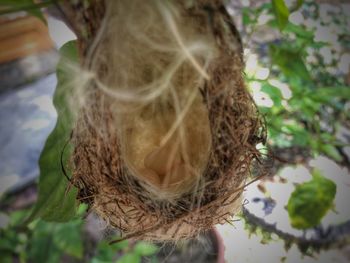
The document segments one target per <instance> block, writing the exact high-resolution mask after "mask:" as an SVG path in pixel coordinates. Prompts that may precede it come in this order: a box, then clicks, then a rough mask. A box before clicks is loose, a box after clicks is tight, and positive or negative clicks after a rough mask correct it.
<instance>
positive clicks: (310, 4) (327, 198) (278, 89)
mask: <svg viewBox="0 0 350 263" xmlns="http://www.w3.org/2000/svg"><path fill="white" fill-rule="evenodd" d="M288 8H289V9H288ZM298 9H301V11H302V12H301V14H306V16H307V17H308V18H310V19H311V20H312V21H316V20H319V19H320V17H319V5H318V4H316V3H315V2H314V1H305V2H304V1H295V2H294V6H292V7H287V5H286V4H285V2H284V0H271V2H270V3H263V4H261V5H258V6H257V7H256V8H250V7H246V8H244V9H243V13H242V14H243V18H242V19H243V21H242V22H243V24H244V27H245V31H246V32H247V33H248V38H249V37H250V36H253V35H254V33H255V32H256V31H258V30H259V28H260V29H261V28H265V29H267V30H266V31H264V32H266V34H270V35H271V37H270V38H269V37H267V38H266V39H267V40H265V41H260V42H258V43H254V40H251V39H248V40H247V42H248V45H247V46H248V48H249V49H250V51H251V52H253V53H256V54H257V60H258V67H260V68H263V69H265V70H266V69H268V72H269V75H268V77H263V78H261V77H259V76H257V74H254V72H253V73H250V72H247V75H246V79H247V83H248V86H249V87H253V88H252V93H253V94H254V92H257V91H256V87H259V89H258V93H259V92H260V93H259V94H261V93H262V94H264V95H263V96H266V98H263V99H265V101H266V100H267V99H269V100H271V103H270V104H266V103H265V104H264V103H261V104H260V107H259V108H260V111H261V112H262V113H263V114H264V116H265V118H266V122H267V127H268V139H269V145H270V146H272V148H273V149H274V148H276V147H277V148H279V149H283V148H285V149H286V151H288V148H289V147H299V148H300V149H306V150H307V151H308V152H309V154H310V157H313V156H318V155H320V154H323V155H326V156H328V157H329V158H330V159H332V160H334V161H336V162H344V161H348V160H344V155H343V154H342V152H341V151H342V147H343V146H346V145H348V144H346V143H344V141H341V140H339V137H338V136H337V134H338V132H339V130H340V129H341V128H342V125H343V123H345V122H347V121H349V117H350V115H349V111H348V110H346V109H347V108H346V107H347V105H346V104H347V102H349V99H350V87H349V86H348V85H347V84H346V83H345V80H344V79H345V77H344V74H341V73H339V70H337V68H338V65H337V63H338V60H337V59H333V60H331V62H326V61H325V59H324V56H323V55H322V49H323V48H329V50H332V43H330V42H327V41H324V40H323V41H320V40H318V39H317V37H316V28H310V27H309V28H308V27H307V26H306V25H305V24H303V23H300V24H294V23H292V22H290V19H289V16H290V14H291V13H292V12H295V11H298ZM310 10H312V11H310ZM299 11H300V10H299ZM264 16H265V20H264V22H263V23H262V22H261V20H262V19H261V18H262V17H264ZM345 16H346V14H342V15H339V16H333V18H332V20H331V21H330V22H329V23H328V24H329V25H330V26H332V25H333V26H336V27H338V28H342V26H343V24H346V22H344V21H346V17H345ZM266 17H268V19H266ZM321 25H322V26H325V23H323V22H321ZM342 32H345V33H344V34H346V32H347V30H346V29H344V28H343V31H342ZM324 34H327V33H324ZM252 38H253V37H252ZM337 38H338V40H339V45H340V49H341V48H344V49H346V48H347V47H348V45H349V44H350V41H345V40H344V39H347V38H346V37H345V38H344V35H343V33H341V31H340V30H339V31H338V36H337ZM243 39H244V37H243ZM341 39H342V41H341ZM348 40H349V39H348ZM333 44H334V43H333ZM337 44H338V43H337ZM338 49H339V48H338ZM330 55H333V56H334V57H336V56H335V55H336V50H332V51H331V53H330ZM349 70H350V69H349ZM348 74H350V73H348ZM254 87H255V90H254ZM286 91H288V92H289V93H290V94H287V95H286V94H283V93H285V92H286ZM260 96H261V95H260ZM258 105H259V102H258ZM320 178H322V177H320V176H314V179H313V180H312V181H311V182H307V183H304V184H302V185H299V186H297V187H296V189H295V192H294V193H293V194H292V196H291V198H290V200H289V204H288V212H289V216H290V219H291V222H292V225H293V226H294V227H296V228H310V227H314V226H316V225H318V224H319V223H320V220H321V219H322V217H323V216H324V215H325V214H326V212H327V211H328V210H329V209H330V208H331V204H332V202H333V199H334V197H335V191H336V188H335V185H334V183H333V182H332V181H330V180H328V179H322V180H321V179H320ZM322 196H323V197H322ZM321 197H322V198H321ZM320 202H322V204H321V203H320Z"/></svg>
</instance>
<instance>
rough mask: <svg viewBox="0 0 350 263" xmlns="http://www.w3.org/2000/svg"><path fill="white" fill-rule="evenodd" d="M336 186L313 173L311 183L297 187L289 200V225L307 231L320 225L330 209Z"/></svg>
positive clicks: (315, 172)
mask: <svg viewBox="0 0 350 263" xmlns="http://www.w3.org/2000/svg"><path fill="white" fill-rule="evenodd" d="M335 194H336V184H335V183H334V182H333V181H331V180H329V179H326V178H325V177H323V176H322V175H321V174H320V172H319V171H318V170H314V171H313V178H312V180H311V181H309V182H306V183H303V184H301V185H298V186H297V187H296V188H295V190H294V191H293V193H292V194H291V197H290V198H289V201H288V205H287V210H288V214H289V218H290V221H291V224H292V226H293V227H294V228H297V229H307V228H311V227H315V226H317V225H319V224H320V222H321V219H322V218H323V217H324V216H325V215H326V213H327V211H328V210H329V209H330V208H331V207H332V205H333V200H334V197H335Z"/></svg>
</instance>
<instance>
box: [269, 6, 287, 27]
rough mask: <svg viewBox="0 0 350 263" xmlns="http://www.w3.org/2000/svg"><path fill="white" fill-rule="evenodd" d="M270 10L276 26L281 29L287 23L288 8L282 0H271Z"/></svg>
mask: <svg viewBox="0 0 350 263" xmlns="http://www.w3.org/2000/svg"><path fill="white" fill-rule="evenodd" d="M272 10H273V12H274V14H275V17H276V21H277V24H278V27H279V29H280V31H282V30H283V29H284V28H285V26H286V25H287V23H288V18H289V10H288V8H287V6H286V4H285V3H284V0H272Z"/></svg>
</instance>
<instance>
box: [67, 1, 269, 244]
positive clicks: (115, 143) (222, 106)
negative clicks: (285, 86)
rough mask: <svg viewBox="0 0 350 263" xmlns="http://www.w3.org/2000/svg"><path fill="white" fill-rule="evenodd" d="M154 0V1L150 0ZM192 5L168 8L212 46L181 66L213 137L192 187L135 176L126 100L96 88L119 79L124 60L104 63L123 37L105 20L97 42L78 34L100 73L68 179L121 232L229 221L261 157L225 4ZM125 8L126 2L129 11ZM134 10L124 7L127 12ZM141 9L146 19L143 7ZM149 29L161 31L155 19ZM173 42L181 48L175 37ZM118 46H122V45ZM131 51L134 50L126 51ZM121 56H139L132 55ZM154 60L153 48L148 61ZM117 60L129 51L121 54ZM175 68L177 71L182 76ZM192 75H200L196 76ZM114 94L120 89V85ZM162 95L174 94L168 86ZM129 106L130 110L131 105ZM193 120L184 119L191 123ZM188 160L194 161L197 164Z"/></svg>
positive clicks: (149, 233)
mask: <svg viewBox="0 0 350 263" xmlns="http://www.w3.org/2000/svg"><path fill="white" fill-rule="evenodd" d="M120 2H123V1H120ZM124 2H126V1H124ZM129 2H132V3H133V4H135V3H136V4H138V5H137V6H138V8H142V1H141V2H140V1H138V0H133V1H129ZM155 2H157V1H153V2H152V3H155ZM189 2H191V3H192V1H185V0H182V1H178V2H177V3H176V4H174V5H172V6H171V7H170V10H172V9H174V8H175V9H176V10H177V11H176V12H178V13H179V14H180V17H181V18H183V19H184V20H186V19H187V20H186V21H187V22H188V21H194V22H193V24H194V25H193V28H192V29H191V30H192V31H191V30H190V29H186V28H181V23H179V24H178V25H177V26H178V29H179V32H180V33H181V34H186V32H187V31H186V30H189V31H188V32H187V33H188V34H190V35H189V37H191V36H192V35H194V37H195V38H196V37H197V33H193V32H194V31H193V30H196V32H198V38H201V37H202V36H203V35H204V38H203V39H204V40H203V42H205V41H207V43H209V44H208V45H207V46H208V48H207V49H208V50H206V51H205V53H204V55H202V57H201V55H198V56H197V55H196V56H193V57H192V58H189V59H186V61H185V62H184V65H182V66H181V67H180V68H179V70H178V71H181V70H182V71H184V70H185V71H186V70H192V71H193V72H190V73H191V74H189V75H190V76H189V77H188V79H189V80H188V81H192V82H193V83H197V84H198V87H195V89H194V88H193V89H190V88H189V89H190V90H194V91H193V92H198V94H200V95H199V96H200V97H201V103H202V106H203V108H205V110H206V113H207V117H208V118H207V122H208V129H209V134H210V142H209V144H208V146H209V148H208V149H209V150H208V154H207V156H206V157H205V158H206V159H205V164H204V166H203V167H201V168H198V169H199V170H198V171H201V173H200V175H199V177H198V178H197V177H196V178H197V179H196V180H194V181H191V182H190V183H187V184H182V182H179V184H180V185H181V187H180V188H181V189H179V188H171V189H165V188H162V187H161V186H157V185H155V184H154V183H152V181H151V180H148V179H147V178H145V177H144V178H142V177H139V176H135V169H133V168H132V167H131V165H132V164H130V160H129V161H127V160H126V151H125V150H123V149H126V148H128V143H129V142H128V141H126V140H125V139H123V138H124V137H123V136H122V135H121V134H122V133H121V129H122V128H121V126H123V125H126V124H125V122H122V121H120V120H123V118H120V115H122V114H120V113H118V111H116V110H115V108H118V107H122V106H125V103H124V102H123V103H119V104H118V103H117V102H116V100H117V99H116V98H115V97H113V96H110V94H109V93H108V92H106V90H104V89H103V88H100V86H101V85H102V84H101V82H102V83H104V84H103V85H105V86H108V85H109V86H110V85H111V83H112V84H113V85H114V84H115V83H116V82H115V77H114V76H113V74H112V76H111V73H110V71H111V69H110V68H111V67H112V70H115V68H113V63H115V64H116V65H117V64H118V63H119V62H120V61H119V60H117V61H116V62H113V59H111V60H108V59H107V60H106V57H107V58H110V56H111V53H108V52H107V51H106V50H108V49H109V48H111V45H112V44H113V46H116V45H117V46H118V45H119V42H113V41H114V40H112V38H111V36H110V35H111V33H109V36H108V33H106V32H109V31H108V25H107V31H106V30H105V31H103V32H104V34H105V35H107V37H103V36H102V40H101V39H99V41H97V42H95V44H87V43H88V42H89V41H87V40H86V39H83V40H82V39H81V47H83V48H82V54H83V56H85V63H86V62H87V61H88V63H87V64H89V65H90V68H89V70H91V71H93V72H95V73H96V72H97V73H96V74H97V76H98V78H97V80H96V79H94V78H92V80H91V81H90V82H89V87H88V91H89V92H87V94H88V95H87V96H86V98H85V100H84V101H85V102H84V103H85V104H84V105H83V107H82V109H81V110H80V112H79V116H78V121H77V124H76V128H75V129H74V136H73V144H74V148H75V149H74V154H73V160H72V162H73V166H74V174H73V178H72V183H73V184H74V185H75V186H76V187H77V188H78V189H79V196H78V198H79V200H80V201H81V202H84V203H87V204H89V206H90V209H91V210H92V211H94V212H96V213H97V214H98V215H100V216H101V217H102V218H103V219H104V220H105V221H106V222H107V223H108V224H110V225H111V226H113V227H115V228H118V229H119V230H121V232H122V233H123V234H124V235H125V238H138V239H146V240H179V239H182V238H190V237H193V236H195V235H197V234H198V233H200V232H202V231H204V230H207V229H210V228H211V227H212V226H213V225H215V224H218V223H224V222H225V221H226V220H228V219H229V218H230V217H231V216H232V215H234V214H235V213H236V212H237V211H238V210H239V207H240V206H241V199H242V191H243V189H244V185H245V184H246V183H247V178H248V176H249V174H250V167H251V164H252V161H253V160H254V159H257V158H259V152H258V151H257V150H256V148H255V146H256V145H257V144H258V143H260V142H264V140H265V128H264V125H263V121H262V119H261V117H260V116H259V113H258V111H257V108H256V106H255V104H254V102H253V100H252V98H251V96H250V95H249V93H248V91H247V89H246V87H245V85H244V82H243V77H242V74H243V73H242V72H243V67H244V64H243V62H242V47H241V42H240V40H239V36H238V34H237V31H236V29H235V27H234V25H233V24H232V22H231V19H230V17H229V16H228V14H227V13H226V11H225V9H224V7H223V5H222V3H221V1H197V2H195V3H194V4H193V3H192V6H191V5H186V4H188V3H189ZM102 4H103V2H101V1H97V4H96V3H95V5H97V6H98V8H95V9H94V5H93V4H92V6H91V7H90V8H91V9H90V11H91V10H92V13H93V11H94V10H96V9H97V10H101V5H102ZM156 5H157V3H156ZM151 6H152V5H151ZM127 7H128V5H127V4H126V5H125V8H127ZM143 7H144V6H143ZM75 8H76V7H75ZM166 8H167V7H166ZM102 9H103V8H102ZM112 9H113V7H112ZM160 10H162V9H160ZM129 11H130V10H123V12H125V13H128V12H129ZM130 12H132V11H130ZM112 15H113V17H115V15H116V14H114V13H113V12H112ZM145 15H146V16H147V13H145ZM153 15H154V14H153ZM129 16H130V14H129ZM131 16H132V14H131ZM118 17H120V15H119V16H118ZM120 19H122V18H120ZM106 21H107V22H106ZM108 21H109V20H108V19H107V20H103V19H102V22H101V24H103V23H107V24H108V23H109V22H108ZM150 21H152V20H150ZM174 21H176V19H175V20H174ZM85 22H86V21H85ZM95 22H96V21H95ZM87 23H89V21H88V22H87ZM160 23H161V22H160ZM203 24H204V26H203ZM186 27H191V24H189V23H187V25H186ZM150 28H151V29H152V30H156V29H157V28H155V29H154V27H153V26H151V27H150ZM96 32H97V33H96ZM96 32H95V33H94V32H93V34H92V36H94V35H98V32H99V31H98V30H97V31H96ZM169 32H170V33H169V34H168V35H164V39H170V38H171V36H172V35H171V33H172V32H173V31H171V30H170V31H169ZM126 34H127V33H126ZM169 36H170V37H169ZM207 36H208V37H207ZM100 37H101V36H100ZM126 39H127V37H126ZM118 41H120V40H118ZM125 41H127V40H125ZM169 41H170V42H169V43H170V44H169V43H168V45H171V44H172V43H173V42H171V41H173V40H169ZM90 43H94V41H90ZM96 43H97V44H96ZM108 43H112V44H108ZM174 43H175V44H174V46H176V40H174ZM129 44H130V43H129ZM132 44H134V43H132ZM89 45H90V47H91V46H94V45H95V46H97V48H96V47H95V50H94V52H90V53H89V49H88V48H86V49H85V47H84V46H89ZM135 45H136V44H135ZM120 47H121V48H122V47H123V43H122V44H120ZM181 48H183V47H181ZM212 49H214V51H215V52H213V54H214V55H212V56H210V58H208V60H207V62H208V63H206V64H205V63H204V62H205V61H206V57H205V55H206V54H207V53H208V52H211V50H212ZM101 50H102V51H101ZM85 51H86V52H85ZM119 51H120V50H119ZM125 52H126V53H127V52H128V51H127V50H125ZM141 52H142V51H141ZM156 52H158V53H159V54H160V55H159V57H160V60H162V61H164V57H162V56H163V55H164V53H162V52H160V51H159V50H158V51H156ZM121 53H123V52H121ZM158 53H155V54H158ZM89 54H90V58H89ZM123 54H124V53H123ZM104 56H105V57H104ZM125 56H126V57H128V56H129V57H130V58H133V55H132V54H130V55H125ZM145 56H146V55H145ZM129 57H128V58H129ZM152 57H154V54H153V55H151V56H150V57H149V58H148V59H151V58H152ZM171 58H172V57H171ZM120 59H123V58H122V57H120ZM191 59H192V60H191ZM146 60H147V56H146ZM193 60H194V61H195V62H196V61H201V62H202V64H201V68H200V69H196V65H193V63H194V62H193ZM203 61H204V62H203ZM146 62H147V61H146ZM170 62H171V61H170ZM170 62H169V63H170ZM139 63H141V62H139ZM149 63H151V62H149ZM152 63H153V62H152ZM204 64H205V66H204ZM138 65H142V63H141V64H138ZM189 65H190V66H189ZM201 70H202V72H200V71H201ZM135 72H137V70H136V71H135ZM203 72H204V74H205V76H203ZM135 74H137V73H135ZM177 74H178V73H176V74H174V76H172V77H173V78H177V77H178V75H177ZM183 74H185V73H182V74H180V75H181V76H182V78H184V77H183V76H184V75H183ZM196 74H197V75H198V76H199V77H198V81H197V79H195V80H193V79H191V78H192V76H193V75H196ZM185 80H186V79H185ZM182 81H183V80H182ZM192 82H191V83H192ZM175 83H178V82H175ZM191 83H190V84H191ZM193 83H192V84H193ZM180 84H181V85H180V86H181V87H182V86H184V87H186V83H183V82H181V83H180ZM187 84H188V83H187ZM192 84H191V85H192ZM191 85H188V86H191ZM192 86H193V85H192ZM103 87H104V86H103ZM181 87H180V90H179V89H178V88H175V89H174V90H175V91H177V92H178V91H179V92H180V93H181ZM113 91H116V92H117V94H119V93H118V92H119V90H118V89H116V90H113ZM194 94H195V93H194ZM163 95H164V96H169V94H168V93H165V94H163ZM163 95H162V96H163ZM162 96H160V98H157V99H156V100H154V101H151V102H149V101H147V102H144V103H143V104H142V105H141V106H140V105H138V106H140V107H141V109H142V110H141V111H144V110H145V109H146V107H148V106H149V104H150V103H151V104H152V105H154V103H158V101H159V100H160V101H161V98H162ZM164 96H163V97H164ZM181 99H182V97H181V96H180V100H181ZM134 104H135V103H129V104H128V103H127V107H130V105H132V107H134V108H133V109H135V112H137V110H136V108H137V107H136V106H135V105H134ZM180 104H181V103H180ZM126 109H128V110H130V108H126ZM190 110H191V108H190ZM130 112H132V110H131V111H130ZM124 114H125V113H124ZM128 114H129V112H128ZM130 114H132V113H130ZM175 121H176V119H175ZM203 121H204V122H205V120H203ZM184 122H185V121H184ZM187 126H188V125H187ZM187 126H186V125H184V127H185V130H186V129H187V128H186V127H187ZM187 130H188V129H187ZM187 130H186V131H187ZM191 130H194V131H196V132H198V134H202V135H203V133H204V131H203V129H196V127H193V129H192V128H191ZM163 135H164V134H163ZM192 136H193V135H192ZM203 136H204V135H203ZM194 142H196V141H194ZM197 144H198V143H197ZM187 147H194V149H196V148H195V147H197V146H196V145H193V144H192V145H191V143H189V144H188V145H187ZM198 147H199V146H198ZM200 149H202V148H200ZM189 152H190V151H189ZM190 157H191V156H190ZM201 158H202V157H201ZM203 158H204V157H203ZM189 162H190V161H189ZM190 164H191V165H192V166H193V165H195V164H193V162H190ZM200 169H202V170H200ZM136 170H137V169H136ZM136 173H137V172H136ZM185 186H186V187H185ZM158 193H159V195H158ZM169 193H171V195H169Z"/></svg>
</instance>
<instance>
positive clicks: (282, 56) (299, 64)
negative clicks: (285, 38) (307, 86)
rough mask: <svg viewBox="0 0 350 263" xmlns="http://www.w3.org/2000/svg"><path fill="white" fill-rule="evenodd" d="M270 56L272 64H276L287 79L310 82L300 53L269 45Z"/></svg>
mask: <svg viewBox="0 0 350 263" xmlns="http://www.w3.org/2000/svg"><path fill="white" fill-rule="evenodd" d="M270 56H271V60H272V62H273V63H274V64H276V65H277V66H278V67H279V68H280V69H281V71H282V72H283V73H284V74H285V75H286V76H287V77H290V78H298V79H301V80H304V81H311V76H310V74H309V71H308V69H307V67H306V66H305V63H304V60H303V58H302V54H301V52H298V51H295V50H291V49H288V48H287V47H283V46H277V45H270Z"/></svg>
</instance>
